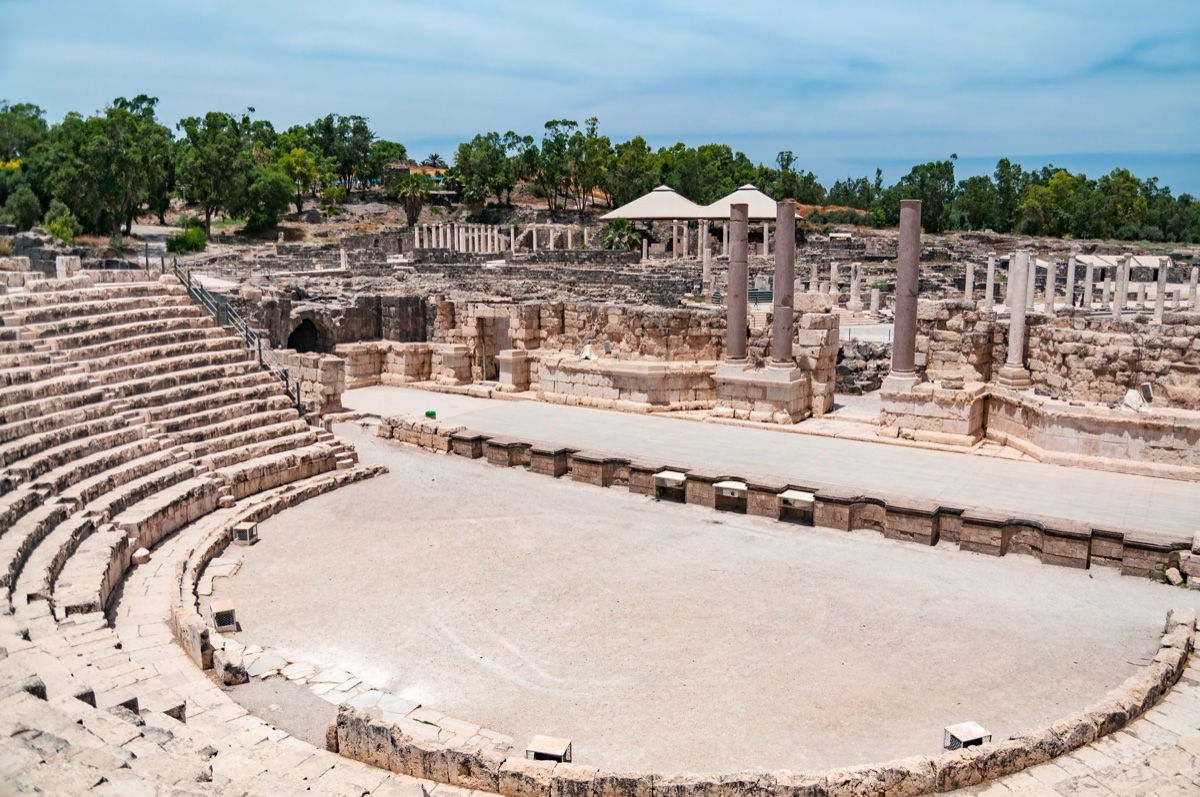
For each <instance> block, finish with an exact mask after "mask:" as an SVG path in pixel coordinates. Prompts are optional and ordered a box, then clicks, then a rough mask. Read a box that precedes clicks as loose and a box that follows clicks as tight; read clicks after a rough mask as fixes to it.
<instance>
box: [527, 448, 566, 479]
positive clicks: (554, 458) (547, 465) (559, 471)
mask: <svg viewBox="0 0 1200 797" xmlns="http://www.w3.org/2000/svg"><path fill="white" fill-rule="evenodd" d="M574 452H575V449H573V448H563V447H556V446H547V445H543V444H539V443H535V444H533V445H532V446H531V447H530V449H529V470H530V471H532V472H533V473H539V474H541V475H543V476H553V477H555V478H558V477H559V476H564V475H566V473H567V471H568V469H569V468H568V462H567V460H568V458H569V457H570V455H571V454H573V453H574Z"/></svg>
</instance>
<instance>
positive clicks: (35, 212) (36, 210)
mask: <svg viewBox="0 0 1200 797" xmlns="http://www.w3.org/2000/svg"><path fill="white" fill-rule="evenodd" d="M41 215H42V203H41V202H39V201H38V198H37V194H35V193H33V189H32V188H30V187H29V186H28V185H26V184H25V183H21V184H19V185H18V186H17V187H16V188H14V189H13V190H12V191H10V192H9V194H8V200H7V201H5V203H4V218H5V219H7V220H8V222H9V223H10V224H13V225H15V226H16V228H17V229H18V230H28V229H29V228H30V227H32V226H33V225H35V224H37V220H38V219H39V218H41Z"/></svg>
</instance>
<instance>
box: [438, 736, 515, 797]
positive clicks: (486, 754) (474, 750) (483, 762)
mask: <svg viewBox="0 0 1200 797" xmlns="http://www.w3.org/2000/svg"><path fill="white" fill-rule="evenodd" d="M504 761H505V758H504V756H501V755H499V754H498V753H495V752H492V751H490V750H486V749H482V748H478V747H461V748H449V749H447V751H446V764H447V770H448V774H449V779H450V780H449V782H450V783H451V784H452V785H454V786H458V787H460V788H463V789H476V790H479V791H488V792H497V791H499V790H500V767H501V766H502V765H503V764H504Z"/></svg>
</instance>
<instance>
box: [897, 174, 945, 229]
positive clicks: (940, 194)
mask: <svg viewBox="0 0 1200 797" xmlns="http://www.w3.org/2000/svg"><path fill="white" fill-rule="evenodd" d="M957 159H958V156H957V155H951V156H950V160H945V161H931V162H930V163H922V164H919V165H917V166H914V167H912V170H911V171H910V172H909V173H908V174H906V175H905V176H904V177H901V178H900V182H899V183H898V184H897V186H896V187H897V194H898V198H897V200H896V218H897V220H898V219H899V215H900V211H899V199H919V200H921V226H922V227H924V228H925V229H926V230H928V231H929V232H942V231H943V230H945V229H947V228H948V227H949V226H950V208H951V204H952V203H953V202H954V199H955V188H956V185H955V182H954V161H955V160H957Z"/></svg>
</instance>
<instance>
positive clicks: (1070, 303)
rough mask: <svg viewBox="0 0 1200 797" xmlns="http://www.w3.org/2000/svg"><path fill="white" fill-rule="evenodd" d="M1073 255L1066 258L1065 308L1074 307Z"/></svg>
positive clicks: (1074, 263)
mask: <svg viewBox="0 0 1200 797" xmlns="http://www.w3.org/2000/svg"><path fill="white" fill-rule="evenodd" d="M1075 267H1076V262H1075V254H1074V253H1072V254H1071V256H1070V257H1068V258H1067V291H1066V294H1067V307H1074V306H1075Z"/></svg>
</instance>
